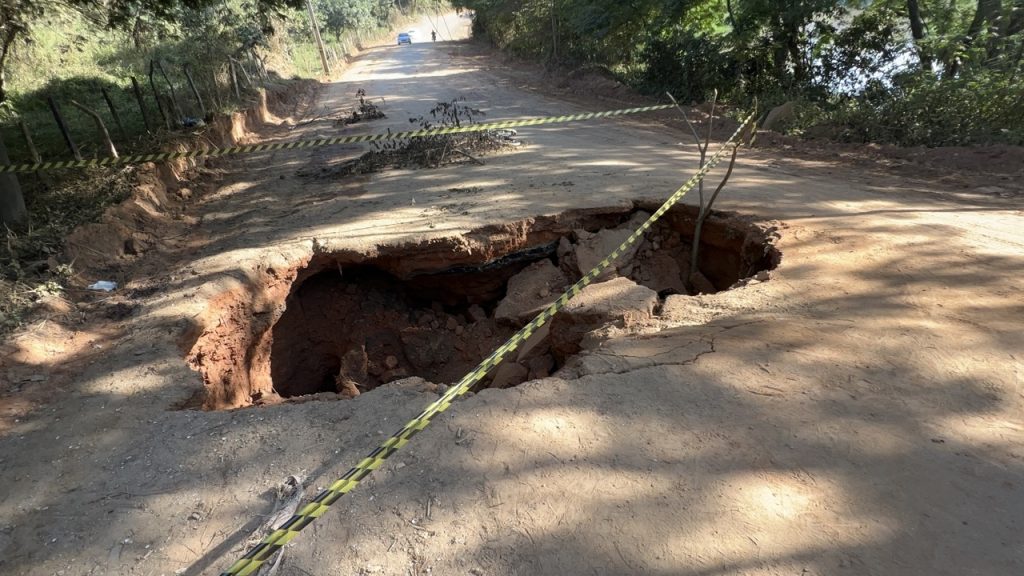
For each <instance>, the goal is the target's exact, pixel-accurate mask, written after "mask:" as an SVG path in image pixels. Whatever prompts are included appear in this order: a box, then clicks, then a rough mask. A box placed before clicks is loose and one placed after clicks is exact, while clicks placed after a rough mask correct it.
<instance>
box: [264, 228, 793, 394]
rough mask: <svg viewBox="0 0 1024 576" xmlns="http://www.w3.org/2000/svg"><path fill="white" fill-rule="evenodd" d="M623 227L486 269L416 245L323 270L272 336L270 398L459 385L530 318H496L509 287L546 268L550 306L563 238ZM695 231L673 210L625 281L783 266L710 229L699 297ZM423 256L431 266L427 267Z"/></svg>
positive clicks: (686, 289)
mask: <svg viewBox="0 0 1024 576" xmlns="http://www.w3.org/2000/svg"><path fill="white" fill-rule="evenodd" d="M629 216H630V215H629V214H625V215H621V216H620V217H619V218H618V219H617V224H618V226H619V227H620V229H621V227H625V226H630V225H631V224H630V223H627V222H626V220H627V219H628V218H629ZM634 220H635V218H634ZM634 223H635V222H634ZM615 226H616V222H612V223H609V222H608V216H607V215H603V216H599V217H595V222H593V223H591V225H590V226H588V225H587V223H586V222H583V223H581V224H577V225H576V227H575V229H576V230H578V232H569V233H568V234H563V235H562V238H557V237H556V239H554V240H552V235H551V234H540V235H538V239H537V241H536V242H533V243H532V244H531V245H529V246H528V247H527V248H525V249H524V248H520V249H518V250H515V251H514V252H509V253H506V254H500V255H498V256H497V257H492V258H491V259H490V260H488V261H485V262H469V263H466V262H462V263H459V264H456V265H452V263H449V262H445V261H443V258H442V259H441V260H440V261H439V259H438V256H437V252H436V250H435V251H430V250H426V249H424V250H422V251H419V252H418V251H417V250H416V249H415V248H413V249H409V250H406V251H405V252H404V253H402V254H400V255H396V254H390V255H387V256H382V257H379V258H377V259H371V260H367V261H364V262H362V263H360V264H357V265H343V264H340V263H336V265H333V266H331V265H326V266H325V265H323V264H321V265H320V271H319V272H317V273H314V274H312V275H310V276H308V277H306V278H305V279H304V280H301V281H300V282H297V283H296V285H295V286H294V287H293V289H292V291H291V294H290V295H289V296H288V299H287V302H286V311H285V312H284V314H283V315H282V317H281V318H280V320H279V321H278V322H277V324H276V325H275V326H274V328H273V334H272V336H273V345H272V350H271V376H272V379H273V382H274V389H275V390H276V392H277V393H278V394H279V395H281V396H283V397H286V398H287V397H294V396H301V395H307V394H315V393H319V392H332V393H339V394H341V395H343V396H346V397H353V396H355V395H358V394H359V393H362V392H365V391H367V390H370V389H372V388H375V387H377V386H379V385H381V384H385V383H387V382H391V381H393V380H397V379H401V378H405V377H408V376H420V377H422V378H424V379H426V380H428V381H430V382H434V383H452V382H455V381H457V380H458V379H459V378H461V377H462V376H464V375H465V374H466V373H467V372H468V371H470V370H471V369H472V368H473V367H475V366H476V365H477V364H478V363H479V362H480V361H481V360H482V359H483V358H485V357H486V356H487V355H488V354H489V353H490V352H491V351H493V350H494V349H495V348H496V347H497V346H499V345H501V344H502V343H503V342H505V341H506V340H507V339H508V338H509V337H510V336H511V335H512V334H513V333H514V332H515V330H516V329H518V328H519V327H521V326H522V325H523V324H524V323H525V322H526V321H528V319H523V318H520V319H517V320H510V319H509V318H507V317H502V318H496V316H495V309H496V308H497V307H498V306H499V303H500V302H501V301H502V299H503V298H505V297H506V292H507V290H508V285H509V280H510V279H512V278H513V277H515V276H516V275H517V274H520V273H521V272H523V271H524V269H526V268H527V267H528V266H531V264H534V263H537V262H540V261H542V260H548V261H549V262H550V263H551V265H552V267H554V268H558V269H559V270H560V271H562V272H563V273H564V279H565V281H564V283H561V285H557V286H550V291H551V294H550V300H553V299H554V298H555V297H557V296H558V294H560V293H561V291H562V290H564V289H565V288H567V287H568V286H569V285H570V284H571V283H572V282H574V281H576V280H577V279H578V278H579V277H580V276H581V273H580V270H579V269H578V263H577V261H576V259H577V256H578V253H574V252H572V251H569V252H568V253H567V252H566V251H565V249H564V246H566V245H567V241H568V243H573V242H575V243H580V242H582V241H581V240H580V239H581V238H586V237H587V234H588V233H593V232H599V231H600V230H601V229H606V228H612V227H615ZM584 230H585V231H586V232H583V231H584ZM691 230H692V216H691V217H687V214H686V213H682V214H678V213H676V214H674V213H672V212H670V213H669V214H667V215H666V217H665V218H664V219H663V220H662V221H660V222H659V223H658V224H656V225H655V226H654V227H652V229H651V230H650V231H648V233H647V234H646V236H645V238H644V239H643V240H642V241H641V242H640V244H639V247H638V249H637V252H636V254H635V255H634V256H633V257H632V258H630V259H629V261H628V262H626V263H624V264H620V267H619V274H620V275H623V276H628V277H629V278H631V279H632V280H634V281H635V282H637V283H638V284H643V285H646V286H648V287H649V288H651V289H653V290H655V291H656V292H658V293H659V295H660V296H662V297H664V296H666V295H668V294H673V293H693V292H696V291H701V292H715V291H719V290H724V289H727V288H729V287H730V286H731V285H733V284H734V283H735V282H736V281H737V280H739V279H741V278H745V277H748V276H751V275H753V274H755V273H756V272H758V271H760V270H764V269H768V268H772V267H774V265H775V264H777V261H778V254H777V252H775V251H774V248H771V249H769V246H768V245H767V244H766V243H762V244H756V243H755V244H751V242H750V239H749V238H750V234H746V233H743V232H737V231H736V230H732V229H730V228H729V226H728V225H725V224H713V223H711V222H710V221H709V224H707V225H706V227H705V230H704V236H703V238H704V239H705V240H707V242H702V248H701V258H700V264H699V268H700V271H701V273H702V274H703V275H704V277H706V280H707V281H708V282H707V283H705V284H704V287H703V288H702V289H699V287H697V288H695V287H694V286H693V285H692V284H691V283H690V282H689V281H688V276H687V272H686V271H687V270H689V258H690V247H691V245H690V238H691V237H692V232H691ZM762 239H763V236H762ZM560 240H561V246H562V247H563V248H560V243H559V241H560ZM417 259H423V265H422V266H419V265H417ZM399 263H400V264H401V269H402V270H405V271H406V272H405V273H403V274H402V275H401V277H399V274H398V273H396V272H394V271H395V270H396V269H398V268H399V266H398V265H399ZM535 266H536V265H535ZM531 269H532V267H531ZM408 270H416V271H417V272H415V273H409V272H408ZM584 272H586V270H584ZM523 273H524V274H526V272H523ZM681 276H682V277H681ZM300 278H301V276H300ZM545 291H546V290H545ZM544 296H547V294H544ZM557 357H559V355H558V354H540V355H537V357H536V358H534V359H533V360H531V362H530V363H529V365H524V366H522V367H521V368H520V369H518V371H516V372H515V375H514V376H513V377H512V379H513V380H512V381H510V380H509V379H508V378H504V379H502V382H501V385H502V386H507V385H515V384H518V383H520V382H522V381H525V380H532V379H536V378H542V377H545V376H548V375H550V374H551V373H552V372H553V371H555V370H557V368H558V367H559V364H560V362H559V361H558V360H556V358H557ZM562 359H564V358H562ZM496 380H497V378H496ZM492 384H495V385H496V384H497V382H493V383H492Z"/></svg>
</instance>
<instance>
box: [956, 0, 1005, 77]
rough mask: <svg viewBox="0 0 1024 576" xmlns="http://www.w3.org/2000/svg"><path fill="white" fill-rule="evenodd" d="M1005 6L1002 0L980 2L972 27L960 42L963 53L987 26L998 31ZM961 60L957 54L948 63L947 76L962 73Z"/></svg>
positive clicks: (983, 0) (980, 0) (979, 0)
mask: <svg viewBox="0 0 1024 576" xmlns="http://www.w3.org/2000/svg"><path fill="white" fill-rule="evenodd" d="M1002 10H1003V5H1002V2H1001V0H978V3H977V7H976V8H975V10H974V18H973V19H972V20H971V25H970V26H968V27H967V33H966V34H964V36H963V38H962V39H961V40H960V44H961V46H962V50H961V51H966V50H968V49H969V48H970V47H971V46H972V45H973V44H974V41H975V40H976V39H977V38H978V36H979V35H980V34H981V32H982V30H984V28H985V24H986V23H988V24H989V25H990V26H994V27H996V29H997V30H998V26H999V19H1000V17H1001V16H1002ZM962 64H963V63H962V62H961V61H960V58H958V57H957V56H956V55H955V54H954V55H953V56H952V57H951V59H950V60H949V61H948V62H947V63H946V76H947V77H950V78H952V77H953V76H956V75H957V74H959V73H960V67H961V66H962Z"/></svg>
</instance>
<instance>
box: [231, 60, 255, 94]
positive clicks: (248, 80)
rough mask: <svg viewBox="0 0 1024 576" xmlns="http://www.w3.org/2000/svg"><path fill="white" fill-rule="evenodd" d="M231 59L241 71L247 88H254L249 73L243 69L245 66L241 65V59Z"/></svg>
mask: <svg viewBox="0 0 1024 576" xmlns="http://www.w3.org/2000/svg"><path fill="white" fill-rule="evenodd" d="M231 61H232V62H234V63H235V65H236V66H238V69H239V70H241V71H242V78H245V85H246V86H248V87H249V88H255V86H253V84H252V78H250V77H249V73H248V72H247V71H246V70H245V66H243V65H242V62H241V60H235V59H234V58H232V59H231Z"/></svg>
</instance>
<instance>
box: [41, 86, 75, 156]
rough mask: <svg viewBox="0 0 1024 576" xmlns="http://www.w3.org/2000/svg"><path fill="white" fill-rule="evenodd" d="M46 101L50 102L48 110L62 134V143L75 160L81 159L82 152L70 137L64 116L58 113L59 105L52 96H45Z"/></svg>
mask: <svg viewBox="0 0 1024 576" xmlns="http://www.w3.org/2000/svg"><path fill="white" fill-rule="evenodd" d="M46 101H47V103H49V104H50V112H53V119H54V120H56V121H57V127H58V128H60V133H61V135H62V136H64V143H65V144H67V145H68V148H70V149H71V153H72V154H73V155H74V156H75V160H81V159H82V153H81V152H79V151H78V146H75V141H74V140H72V139H71V131H70V130H68V125H67V122H64V116H62V115H61V113H60V106H59V105H58V104H57V101H56V100H54V99H53V96H47V97H46Z"/></svg>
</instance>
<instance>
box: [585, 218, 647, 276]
mask: <svg viewBox="0 0 1024 576" xmlns="http://www.w3.org/2000/svg"><path fill="white" fill-rule="evenodd" d="M650 216H651V215H650V214H648V213H647V212H637V213H635V214H633V216H632V217H631V218H630V219H629V221H627V222H626V223H625V224H622V225H621V226H619V227H618V228H610V229H605V230H601V231H599V232H594V233H591V232H587V231H586V230H577V231H576V264H577V266H578V267H579V270H580V274H586V273H587V272H590V271H591V270H593V269H594V267H595V266H597V265H598V264H600V263H601V260H604V258H605V256H607V255H609V254H611V253H612V252H613V251H614V250H615V249H616V248H618V247H619V246H620V245H621V244H622V243H623V242H625V241H626V239H627V238H629V235H630V234H632V233H633V230H636V228H637V227H638V226H640V225H641V224H643V223H644V221H645V220H647V219H648V218H650ZM639 247H640V242H634V243H633V245H632V246H631V247H630V248H629V249H628V250H626V251H625V252H623V253H622V254H620V255H619V257H618V258H616V260H615V263H613V265H612V269H618V270H620V271H621V272H622V273H623V275H628V274H629V271H630V270H632V268H633V258H634V256H635V255H636V251H637V249H638V248H639ZM601 277H602V278H604V277H605V275H602V276H601Z"/></svg>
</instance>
